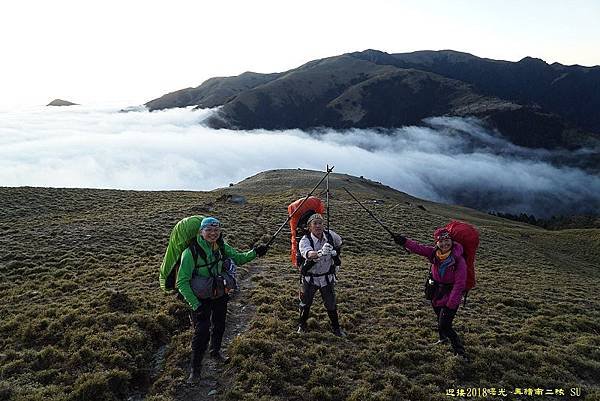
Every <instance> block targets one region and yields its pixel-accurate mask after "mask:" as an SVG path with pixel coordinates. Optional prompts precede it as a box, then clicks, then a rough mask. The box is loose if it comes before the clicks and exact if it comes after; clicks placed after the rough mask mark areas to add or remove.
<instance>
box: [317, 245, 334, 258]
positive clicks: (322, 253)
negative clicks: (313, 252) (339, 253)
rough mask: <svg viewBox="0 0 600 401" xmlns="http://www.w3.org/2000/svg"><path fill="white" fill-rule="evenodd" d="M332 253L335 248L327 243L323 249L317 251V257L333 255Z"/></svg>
mask: <svg viewBox="0 0 600 401" xmlns="http://www.w3.org/2000/svg"><path fill="white" fill-rule="evenodd" d="M331 251H333V246H332V245H331V244H330V243H326V244H325V245H323V248H321V249H319V250H318V251H317V255H319V257H321V256H327V255H331Z"/></svg>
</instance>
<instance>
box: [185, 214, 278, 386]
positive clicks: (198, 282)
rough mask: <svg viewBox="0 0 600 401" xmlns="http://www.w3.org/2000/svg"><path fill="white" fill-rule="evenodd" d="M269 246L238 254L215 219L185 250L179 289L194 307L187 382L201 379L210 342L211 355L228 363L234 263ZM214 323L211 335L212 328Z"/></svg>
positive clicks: (204, 224)
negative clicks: (227, 320)
mask: <svg viewBox="0 0 600 401" xmlns="http://www.w3.org/2000/svg"><path fill="white" fill-rule="evenodd" d="M267 250H268V247H267V246H266V245H258V246H255V247H254V248H253V249H252V250H250V251H247V252H238V251H237V250H236V249H235V248H233V247H231V246H230V245H229V244H227V243H226V242H224V241H223V237H222V234H221V223H220V222H219V220H217V219H216V218H214V217H205V218H204V219H203V220H202V223H201V224H200V231H199V232H198V236H197V238H196V241H195V242H192V245H190V247H189V248H187V249H186V250H185V251H183V254H182V255H181V266H180V268H179V272H178V275H177V289H178V290H179V293H180V294H181V295H182V296H183V298H184V299H185V300H186V302H187V303H188V304H189V305H190V307H191V308H192V312H191V316H190V317H191V319H190V320H191V321H192V324H193V328H194V335H193V337H192V363H191V373H190V376H189V378H188V382H189V383H192V382H196V381H198V380H199V379H200V371H201V363H202V358H203V356H204V352H205V351H206V348H207V346H208V343H209V340H210V356H211V357H212V358H213V359H215V360H217V361H220V362H227V358H226V357H225V356H224V355H223V354H222V353H221V351H220V349H221V342H222V340H223V333H224V332H225V317H226V315H227V301H228V300H229V295H228V292H229V291H230V290H232V289H233V288H232V286H234V285H235V284H234V283H233V284H232V282H231V281H232V280H231V274H230V273H229V272H228V269H229V268H230V266H231V265H230V264H231V262H233V263H234V264H236V265H243V264H244V263H247V262H250V261H251V260H253V259H254V258H256V257H257V256H263V255H265V254H266V253H267ZM211 321H212V335H211V332H210V326H211Z"/></svg>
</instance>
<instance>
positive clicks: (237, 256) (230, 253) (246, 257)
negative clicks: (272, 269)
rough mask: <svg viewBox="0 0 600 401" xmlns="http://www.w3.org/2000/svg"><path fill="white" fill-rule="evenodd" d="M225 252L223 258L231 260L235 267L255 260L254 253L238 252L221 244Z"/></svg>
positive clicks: (229, 246) (251, 251) (227, 245)
mask: <svg viewBox="0 0 600 401" xmlns="http://www.w3.org/2000/svg"><path fill="white" fill-rule="evenodd" d="M223 248H224V250H225V256H227V257H228V258H231V259H233V261H234V262H235V264H236V265H238V266H240V265H243V264H244V263H248V262H250V261H252V260H254V259H255V258H256V256H257V255H256V251H255V250H254V249H251V250H249V251H246V252H239V251H238V250H237V249H235V248H234V247H232V246H231V245H229V244H228V243H225V244H223Z"/></svg>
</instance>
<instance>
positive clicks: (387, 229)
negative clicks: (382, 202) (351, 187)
mask: <svg viewBox="0 0 600 401" xmlns="http://www.w3.org/2000/svg"><path fill="white" fill-rule="evenodd" d="M342 188H343V189H344V191H346V192H347V193H348V195H350V196H351V197H352V199H354V200H355V201H356V203H358V204H359V205H360V206H361V207H362V208H363V209H365V210H366V211H367V213H369V215H371V217H373V218H374V219H375V221H377V222H378V223H379V224H380V225H381V227H383V229H384V230H385V231H387V232H388V233H389V234H390V235H391V236H392V237H394V233H393V232H392V231H390V229H389V228H387V227H386V225H385V224H383V223H382V222H381V220H379V219H378V218H377V216H375V215H374V214H373V213H372V212H371V211H370V210H369V209H367V208H366V207H365V205H363V204H362V203H360V201H359V200H358V199H356V197H354V195H352V194H351V193H350V191H348V190H347V189H346V187H342ZM404 250H405V251H406V253H410V252H409V251H408V250H407V249H406V248H404Z"/></svg>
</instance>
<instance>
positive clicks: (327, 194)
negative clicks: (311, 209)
mask: <svg viewBox="0 0 600 401" xmlns="http://www.w3.org/2000/svg"><path fill="white" fill-rule="evenodd" d="M325 168H326V169H327V171H329V164H328V165H327V167H325ZM325 182H326V184H325V185H326V187H327V192H326V195H325V199H326V201H327V231H329V175H327V181H325Z"/></svg>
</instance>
